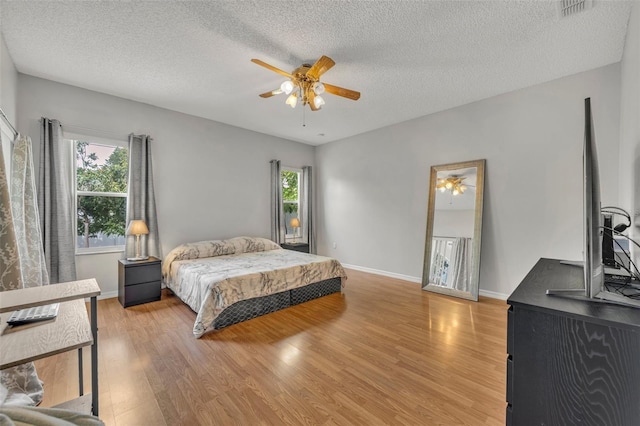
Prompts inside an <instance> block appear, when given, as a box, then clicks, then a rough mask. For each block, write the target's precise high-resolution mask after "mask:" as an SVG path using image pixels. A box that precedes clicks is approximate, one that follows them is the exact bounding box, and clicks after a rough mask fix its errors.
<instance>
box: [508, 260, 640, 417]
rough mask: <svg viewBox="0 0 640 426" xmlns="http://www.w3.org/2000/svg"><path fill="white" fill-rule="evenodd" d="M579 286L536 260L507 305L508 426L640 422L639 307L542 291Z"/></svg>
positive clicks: (554, 263) (573, 275) (557, 266)
mask: <svg viewBox="0 0 640 426" xmlns="http://www.w3.org/2000/svg"><path fill="white" fill-rule="evenodd" d="M583 283H584V278H583V275H582V268H580V267H575V266H568V265H563V264H561V263H560V261H558V260H551V259H540V260H539V261H538V263H537V264H536V265H535V266H534V268H533V269H532V270H531V271H530V272H529V274H528V275H527V276H526V277H525V279H524V280H523V281H522V283H521V284H520V285H519V286H518V288H516V290H515V291H514V292H513V294H511V296H510V297H509V299H508V300H507V303H509V305H511V306H510V308H509V311H508V329H507V353H508V357H507V418H506V424H507V425H598V426H602V425H616V426H623V425H634V426H636V425H640V309H638V308H633V307H627V306H621V305H613V304H609V303H603V302H596V301H590V300H574V299H568V298H564V297H558V296H548V295H546V294H545V291H546V290H547V289H563V288H581V287H583Z"/></svg>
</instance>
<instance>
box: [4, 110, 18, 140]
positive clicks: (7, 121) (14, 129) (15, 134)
mask: <svg viewBox="0 0 640 426" xmlns="http://www.w3.org/2000/svg"><path fill="white" fill-rule="evenodd" d="M0 115H2V118H4V121H5V123H7V124H8V125H9V127H11V130H13V133H14V136H18V131H17V130H16V128H15V127H14V126H13V124H11V121H9V117H7V114H5V113H4V111H3V110H2V108H0Z"/></svg>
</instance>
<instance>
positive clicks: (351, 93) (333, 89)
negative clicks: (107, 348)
mask: <svg viewBox="0 0 640 426" xmlns="http://www.w3.org/2000/svg"><path fill="white" fill-rule="evenodd" d="M322 84H323V85H324V90H325V91H327V92H328V93H331V94H332V95H338V96H342V97H343V98H348V99H353V100H354V101H357V100H358V99H360V92H356V91H355V90H349V89H345V88H342V87H338V86H334V85H332V84H327V83H322Z"/></svg>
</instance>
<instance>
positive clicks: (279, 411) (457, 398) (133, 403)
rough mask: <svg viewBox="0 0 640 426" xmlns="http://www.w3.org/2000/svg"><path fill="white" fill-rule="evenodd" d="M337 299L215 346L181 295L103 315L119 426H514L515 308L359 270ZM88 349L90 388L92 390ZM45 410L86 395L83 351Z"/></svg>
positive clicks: (218, 339)
mask: <svg viewBox="0 0 640 426" xmlns="http://www.w3.org/2000/svg"><path fill="white" fill-rule="evenodd" d="M347 273H348V275H349V279H348V280H347V282H346V286H345V288H344V291H343V293H342V294H339V293H338V294H333V295H330V296H326V297H324V298H321V299H316V300H313V301H310V302H307V303H304V304H301V305H298V306H294V307H291V308H288V309H285V310H282V311H279V312H275V313H272V314H269V315H266V316H263V317H259V318H256V319H253V320H251V321H247V322H245V323H241V324H236V325H233V326H230V327H228V328H226V329H223V330H221V331H217V332H209V333H207V334H206V335H205V336H203V338H201V339H195V338H194V337H193V335H192V333H191V330H192V327H193V322H194V319H195V314H194V313H193V312H192V311H191V310H190V308H189V307H187V306H186V305H184V304H183V303H182V302H181V301H180V300H179V299H178V298H177V297H175V296H173V295H172V294H171V293H170V292H168V291H164V292H163V296H162V300H161V301H159V302H153V303H148V304H144V305H139V306H135V307H131V308H127V309H123V308H122V307H121V306H120V304H119V303H118V301H117V299H107V300H101V301H99V303H98V326H99V380H100V381H99V383H100V418H101V419H103V420H104V421H105V423H106V424H107V425H118V426H131V425H165V424H166V425H234V424H239V425H385V424H389V425H458V424H462V425H502V424H504V418H505V407H506V403H505V376H506V334H507V333H506V330H507V323H506V321H507V312H506V311H507V304H506V303H505V302H504V301H499V300H494V299H487V298H480V302H477V303H476V302H468V301H465V300H462V299H455V298H451V297H446V296H441V295H437V294H434V293H429V292H424V291H422V290H420V285H419V284H415V283H410V282H406V281H401V280H396V279H392V278H387V277H381V276H377V275H371V274H367V273H363V272H359V271H353V270H349V271H347ZM89 359H90V358H89V352H88V350H85V360H86V361H85V372H86V379H85V387H88V386H89V385H88V384H90V380H89V377H90V375H89V371H90V370H89ZM36 366H37V369H38V373H39V375H40V378H41V379H42V380H44V382H45V397H44V401H43V403H42V405H43V406H51V405H54V404H56V403H59V402H62V401H64V400H66V399H70V398H74V397H76V396H77V386H78V384H77V382H78V381H77V352H69V353H66V354H61V355H56V356H54V357H51V358H48V359H45V360H41V361H38V362H36Z"/></svg>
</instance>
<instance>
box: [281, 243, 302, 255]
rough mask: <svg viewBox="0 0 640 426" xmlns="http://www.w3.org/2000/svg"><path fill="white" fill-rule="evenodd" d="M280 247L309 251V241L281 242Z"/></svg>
mask: <svg viewBox="0 0 640 426" xmlns="http://www.w3.org/2000/svg"><path fill="white" fill-rule="evenodd" d="M280 247H282V248H283V249H287V250H294V251H301V252H302V253H309V243H282V244H280Z"/></svg>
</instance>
